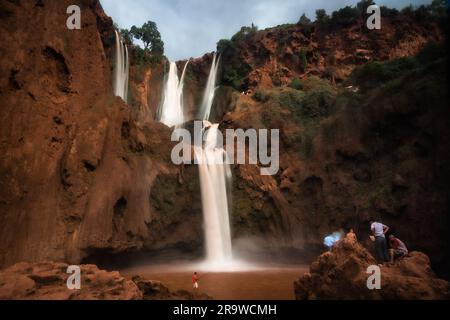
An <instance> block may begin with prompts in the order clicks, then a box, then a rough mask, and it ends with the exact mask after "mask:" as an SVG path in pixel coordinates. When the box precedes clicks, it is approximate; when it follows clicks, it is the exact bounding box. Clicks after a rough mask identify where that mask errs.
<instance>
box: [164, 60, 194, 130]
mask: <svg viewBox="0 0 450 320" xmlns="http://www.w3.org/2000/svg"><path fill="white" fill-rule="evenodd" d="M188 64H189V61H188V62H186V64H185V65H184V68H183V72H182V74H181V79H180V80H179V79H178V68H177V65H176V63H175V62H170V67H169V73H168V75H167V79H166V83H165V85H164V93H163V94H164V95H163V100H162V104H161V105H160V108H159V112H158V114H159V119H158V120H159V121H160V122H162V123H164V124H165V125H166V126H168V127H173V126H177V125H180V124H182V123H184V107H183V86H184V77H185V73H186V69H187V66H188Z"/></svg>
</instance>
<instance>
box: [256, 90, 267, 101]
mask: <svg viewBox="0 0 450 320" xmlns="http://www.w3.org/2000/svg"><path fill="white" fill-rule="evenodd" d="M253 98H254V99H255V100H256V101H259V102H267V101H268V100H269V98H270V96H269V94H268V93H267V92H266V91H264V90H262V89H257V90H256V91H255V94H254V95H253Z"/></svg>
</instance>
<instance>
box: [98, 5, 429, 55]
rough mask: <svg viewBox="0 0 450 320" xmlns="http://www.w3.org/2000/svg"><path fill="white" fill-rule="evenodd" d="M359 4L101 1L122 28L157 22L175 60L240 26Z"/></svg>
mask: <svg viewBox="0 0 450 320" xmlns="http://www.w3.org/2000/svg"><path fill="white" fill-rule="evenodd" d="M357 2H358V0H333V1H329V0H315V1H310V0H215V1H211V0H184V1H183V0H131V1H123V0H101V3H102V5H103V8H104V9H105V11H106V13H107V14H108V15H110V16H111V17H112V18H113V20H114V22H116V23H117V24H118V25H119V26H120V27H121V28H130V27H131V26H132V25H137V26H140V25H142V24H144V23H145V22H146V21H148V20H152V21H154V22H156V24H157V25H158V29H159V31H160V32H161V36H162V39H163V41H164V44H165V54H166V55H167V56H168V57H169V59H171V60H181V59H186V58H189V57H198V56H201V55H203V54H204V53H206V52H211V51H214V50H215V48H216V43H217V41H219V40H220V39H224V38H230V37H231V36H232V35H233V34H235V33H236V32H237V31H239V29H240V28H241V26H244V25H247V26H249V25H251V24H252V23H254V24H255V25H257V26H258V27H259V28H260V29H263V28H268V27H272V26H276V25H279V24H284V23H293V22H297V21H298V19H299V17H300V16H301V15H302V14H303V13H305V14H306V15H307V16H308V17H309V18H311V19H312V20H313V19H314V16H315V10H316V9H326V10H327V12H329V13H330V12H331V11H334V10H336V9H338V8H342V7H344V6H346V5H355V4H356V3H357ZM376 2H377V4H379V5H387V6H389V7H395V8H398V9H399V8H403V7H405V6H407V5H409V4H413V5H420V4H424V3H425V4H427V3H430V2H431V0H379V1H376Z"/></svg>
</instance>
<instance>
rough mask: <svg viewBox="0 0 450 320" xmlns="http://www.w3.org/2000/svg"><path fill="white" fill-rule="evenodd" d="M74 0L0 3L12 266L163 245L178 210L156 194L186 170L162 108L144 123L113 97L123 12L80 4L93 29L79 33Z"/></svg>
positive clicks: (3, 196)
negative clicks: (165, 207) (175, 154)
mask: <svg viewBox="0 0 450 320" xmlns="http://www.w3.org/2000/svg"><path fill="white" fill-rule="evenodd" d="M70 4H73V1H72V2H70V1H1V2H0V12H1V15H2V19H1V23H0V35H1V37H2V39H3V41H2V43H1V44H0V52H1V61H0V71H1V73H2V74H3V75H5V77H2V78H1V81H0V100H1V101H2V102H1V108H0V121H1V126H0V127H1V129H0V130H1V131H0V137H1V143H0V150H1V154H2V156H1V159H0V177H1V179H0V185H1V187H0V243H1V245H0V264H1V265H3V266H4V265H9V264H12V263H14V262H17V261H42V260H56V261H68V262H79V261H80V260H82V259H83V258H85V257H89V256H90V255H92V254H94V253H95V254H97V255H98V254H101V253H105V252H107V253H115V252H124V251H129V250H139V249H141V248H143V247H144V246H146V247H152V246H153V245H155V243H156V242H157V243H160V240H161V238H158V237H156V236H155V234H158V231H157V230H158V228H161V224H162V226H164V223H163V222H158V221H159V219H160V220H164V219H167V218H165V217H159V216H158V215H157V213H156V212H155V211H154V210H153V207H152V206H151V205H150V201H149V199H150V195H151V191H152V190H153V186H154V183H155V181H158V179H160V180H161V179H162V180H164V179H177V176H178V169H177V168H176V167H175V166H173V165H171V164H170V162H169V161H170V149H171V147H170V130H169V129H168V128H166V127H165V126H163V125H161V124H158V123H155V122H153V121H152V119H151V117H150V119H149V120H148V121H146V125H142V124H141V123H140V122H138V121H136V117H137V115H136V113H135V112H134V111H133V110H132V109H131V108H130V107H129V106H128V105H126V104H125V103H124V102H123V101H122V100H121V99H120V98H117V97H114V96H113V94H112V80H111V74H112V66H113V62H112V61H113V59H112V51H113V50H112V49H113V48H114V29H113V23H112V20H111V19H110V18H109V17H107V16H106V15H105V14H104V12H103V10H102V8H101V6H100V4H99V2H98V1H90V0H89V1H87V0H86V1H78V2H77V4H78V5H80V7H81V10H82V29H81V30H73V31H72V30H68V29H67V28H66V19H67V17H68V15H66V8H67V7H68V6H69V5H70ZM158 177H161V178H158ZM157 216H158V217H159V218H157ZM183 221H184V222H185V223H189V221H190V218H189V214H188V216H187V217H185V218H184V220H183ZM172 228H175V227H172ZM154 232H155V233H154ZM161 233H165V231H164V232H161ZM155 241H156V242H155ZM170 241H175V242H177V241H179V240H178V239H172V240H170ZM170 241H169V240H168V241H167V242H164V243H165V244H167V245H170V244H172V243H171V242H170Z"/></svg>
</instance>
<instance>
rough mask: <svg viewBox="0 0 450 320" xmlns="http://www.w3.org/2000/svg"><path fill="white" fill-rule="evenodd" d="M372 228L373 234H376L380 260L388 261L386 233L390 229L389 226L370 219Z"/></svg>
mask: <svg viewBox="0 0 450 320" xmlns="http://www.w3.org/2000/svg"><path fill="white" fill-rule="evenodd" d="M370 230H372V234H373V235H374V236H375V252H376V253H377V258H378V260H379V261H381V262H388V261H389V257H388V252H387V244H386V236H385V234H386V232H388V231H389V227H388V226H385V225H384V224H382V223H380V222H376V221H374V220H372V221H370Z"/></svg>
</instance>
